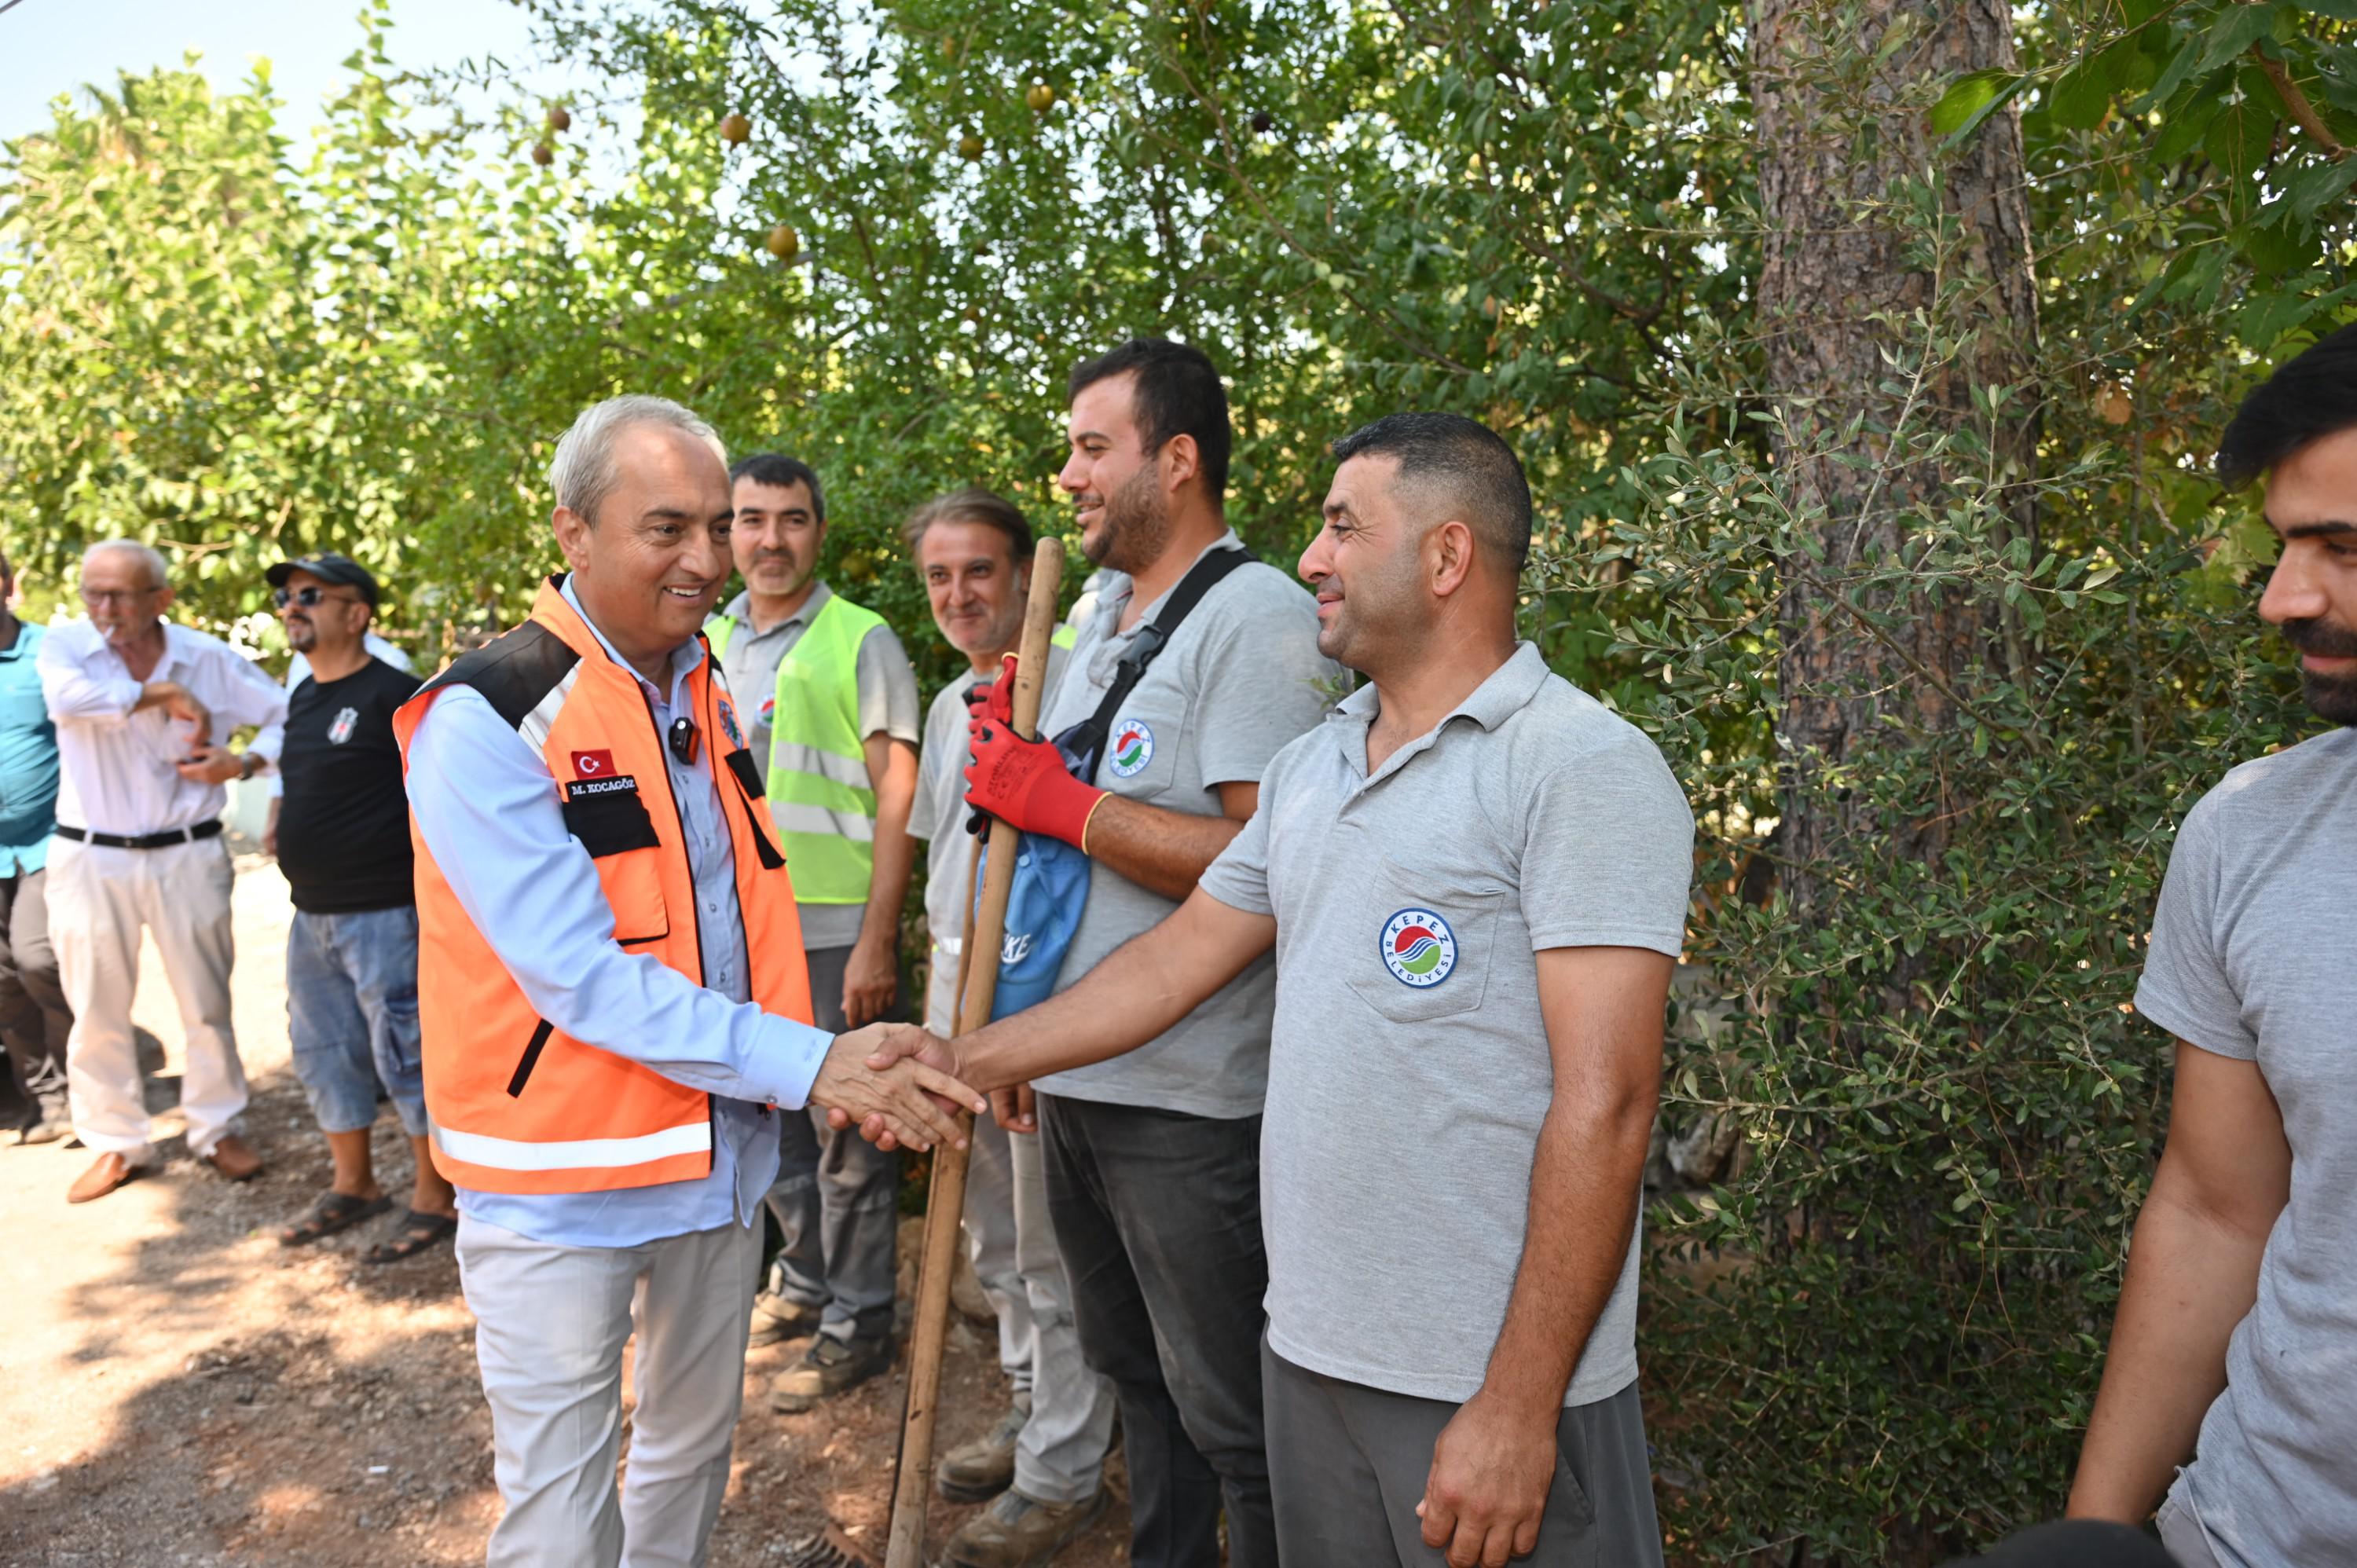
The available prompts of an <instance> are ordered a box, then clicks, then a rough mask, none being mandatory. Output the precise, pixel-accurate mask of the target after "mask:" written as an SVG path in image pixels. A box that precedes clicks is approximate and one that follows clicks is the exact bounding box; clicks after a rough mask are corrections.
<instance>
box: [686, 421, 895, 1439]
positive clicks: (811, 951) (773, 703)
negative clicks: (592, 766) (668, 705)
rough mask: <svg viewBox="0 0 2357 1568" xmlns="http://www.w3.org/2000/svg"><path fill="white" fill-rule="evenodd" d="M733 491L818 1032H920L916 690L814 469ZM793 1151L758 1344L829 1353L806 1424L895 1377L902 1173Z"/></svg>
mask: <svg viewBox="0 0 2357 1568" xmlns="http://www.w3.org/2000/svg"><path fill="white" fill-rule="evenodd" d="M729 479H730V482H731V484H732V486H733V498H732V499H734V501H735V504H736V509H737V510H736V517H735V519H734V521H733V524H732V526H731V529H730V534H729V541H728V547H729V551H730V553H731V554H732V555H733V556H734V557H735V560H736V564H737V573H738V574H739V575H741V576H743V578H744V579H745V591H744V592H743V593H741V594H739V595H737V597H736V598H735V599H734V600H733V601H731V602H730V604H729V605H728V607H726V609H724V610H722V611H721V612H720V613H719V614H718V615H716V616H714V617H713V618H712V619H711V620H709V621H708V622H706V623H705V637H706V638H707V639H709V640H710V642H711V645H712V653H713V657H714V658H716V659H717V660H719V661H720V669H721V673H722V675H723V676H724V677H725V678H726V681H727V682H728V689H729V691H730V693H732V694H733V695H734V696H735V697H736V699H737V712H738V713H740V714H744V716H745V720H746V728H747V729H748V731H749V732H750V733H749V734H748V735H747V736H746V737H745V739H746V744H747V745H748V746H750V747H751V749H752V752H753V755H754V756H755V757H759V758H761V759H762V760H763V763H764V766H765V768H766V772H767V777H766V779H765V781H764V782H765V786H766V788H767V790H768V794H769V803H770V816H771V817H772V818H773V819H774V820H775V821H776V822H777V824H778V832H779V837H780V840H781V841H782V842H783V843H784V845H785V851H786V864H787V865H788V866H789V867H790V868H791V871H792V873H793V878H794V901H795V906H796V908H798V909H799V911H800V912H801V915H802V949H803V950H804V952H806V953H807V954H808V955H809V963H810V987H811V1005H812V1007H813V1009H815V1013H816V1019H817V1023H818V1026H819V1027H820V1028H823V1029H837V1030H841V1029H856V1028H859V1027H860V1026H863V1025H866V1024H870V1023H874V1022H876V1021H877V1020H878V1019H882V1018H896V1017H899V1016H902V1014H901V1013H900V1012H899V1006H900V907H901V904H902V902H903V900H904V899H905V898H906V897H907V895H908V890H909V869H910V867H911V866H912V865H914V864H915V852H914V850H913V849H912V847H911V846H910V843H909V834H908V826H909V810H910V808H911V806H912V805H913V804H914V802H915V800H916V795H917V736H918V725H919V724H920V718H919V712H920V710H919V708H918V706H917V676H916V672H915V671H913V670H911V669H910V668H909V655H908V653H907V651H906V650H903V649H902V648H901V646H900V639H899V638H898V637H895V636H894V635H893V634H892V628H890V627H888V626H887V625H885V624H884V618H883V617H881V616H879V615H877V613H876V612H875V611H873V610H870V609H867V608H866V607H863V606H859V605H855V604H853V603H852V602H851V601H850V600H848V599H845V598H844V597H842V596H839V595H837V594H836V593H834V591H833V590H832V589H831V588H829V587H828V586H827V585H826V584H825V583H823V582H822V581H820V579H819V575H818V566H819V558H820V556H821V554H822V553H823V551H824V548H825V544H826V497H825V493H824V492H823V490H822V489H820V488H819V479H818V475H817V474H815V473H813V472H812V470H811V468H810V466H809V465H808V464H806V463H803V462H802V461H800V460H799V459H797V458H793V457H788V456H780V454H777V453H773V452H764V453H758V454H756V455H754V456H749V457H745V458H742V459H740V460H739V461H738V462H737V465H736V466H735V467H732V468H731V469H730V470H729ZM754 961H755V962H757V963H758V962H759V961H761V957H760V955H759V954H758V953H757V954H755V955H754ZM779 1135H780V1141H781V1158H780V1164H779V1167H778V1179H777V1182H776V1184H775V1185H774V1186H772V1187H770V1197H769V1204H770V1212H771V1213H772V1214H773V1215H775V1216H776V1217H777V1220H778V1226H779V1229H780V1231H781V1232H782V1233H783V1235H784V1238H785V1245H784V1249H783V1250H782V1251H780V1253H779V1255H778V1259H777V1262H776V1263H775V1265H774V1266H773V1267H772V1269H771V1271H770V1279H769V1280H768V1281H767V1282H765V1284H764V1288H763V1289H762V1290H761V1292H760V1294H758V1295H757V1296H756V1297H755V1298H754V1302H753V1323H752V1333H751V1337H752V1343H754V1344H756V1345H764V1344H773V1343H776V1342H778V1341H780V1340H783V1339H788V1338H792V1337H797V1336H800V1335H804V1334H813V1331H815V1333H814V1334H813V1338H812V1340H811V1343H810V1346H809V1348H808V1349H807V1350H806V1351H805V1353H804V1354H803V1356H802V1359H801V1360H800V1361H799V1362H798V1363H796V1364H795V1365H793V1366H791V1367H789V1368H787V1369H785V1370H784V1371H782V1372H780V1373H779V1374H778V1375H777V1376H776V1377H775V1378H774V1379H772V1380H770V1405H771V1407H772V1408H774V1409H777V1410H782V1411H788V1412H792V1411H801V1410H807V1409H809V1408H810V1407H811V1406H812V1405H813V1404H814V1403H815V1402H818V1401H819V1400H821V1399H823V1398H825V1397H827V1396H828V1395H831V1394H835V1393H840V1392H841V1391H844V1390H845V1389H847V1388H850V1387H852V1386H854V1385H855V1384H857V1383H860V1382H864V1381H866V1380H867V1379H869V1378H872V1377H874V1376H875V1375H876V1374H877V1373H878V1372H880V1371H882V1370H883V1369H885V1368H887V1367H888V1366H890V1365H891V1362H892V1299H893V1285H894V1279H895V1273H896V1257H895V1247H894V1237H895V1227H896V1226H897V1225H898V1223H899V1185H900V1162H899V1156H898V1155H891V1154H888V1153H885V1152H882V1151H879V1150H877V1149H875V1148H872V1147H870V1146H868V1145H866V1144H863V1143H861V1142H860V1141H859V1140H858V1139H856V1138H848V1137H845V1136H843V1135H841V1134H839V1133H835V1132H834V1131H833V1130H831V1129H829V1128H828V1127H827V1126H826V1125H825V1123H824V1120H823V1117H820V1118H813V1117H809V1116H803V1115H800V1114H789V1115H786V1116H783V1117H781V1118H780V1125H779Z"/></svg>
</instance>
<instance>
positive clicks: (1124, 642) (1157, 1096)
mask: <svg viewBox="0 0 2357 1568" xmlns="http://www.w3.org/2000/svg"><path fill="white" fill-rule="evenodd" d="M1210 548H1211V549H1213V550H1241V549H1243V541H1242V540H1240V539H1238V538H1237V537H1236V536H1235V533H1234V532H1233V531H1231V532H1228V533H1227V534H1226V535H1224V536H1223V537H1222V538H1221V539H1220V540H1219V541H1218V542H1215V543H1213V544H1212V545H1211V547H1210ZM1199 559H1200V557H1199ZM1130 593H1131V590H1130V580H1129V578H1128V576H1127V575H1124V574H1121V573H1115V574H1113V575H1111V576H1109V577H1108V578H1107V579H1106V580H1105V583H1104V585H1103V589H1102V591H1101V593H1100V595H1099V597H1098V602H1097V607H1096V608H1095V610H1094V611H1093V612H1092V614H1091V616H1090V617H1089V619H1088V621H1087V623H1086V624H1085V625H1083V626H1082V628H1080V639H1079V642H1078V643H1077V645H1076V646H1075V647H1074V648H1073V650H1072V653H1071V663H1070V665H1069V666H1068V667H1067V668H1066V670H1065V672H1064V677H1063V679H1062V680H1060V681H1059V682H1057V683H1056V690H1055V692H1054V693H1053V694H1052V695H1051V696H1050V697H1049V702H1048V705H1047V706H1046V707H1045V708H1044V709H1043V710H1042V711H1041V715H1040V725H1039V727H1040V731H1041V733H1043V734H1046V735H1050V736H1054V735H1060V734H1062V733H1063V732H1064V731H1065V730H1067V729H1070V728H1071V726H1072V725H1076V724H1079V723H1080V722H1082V720H1083V719H1085V718H1087V717H1088V716H1089V715H1090V714H1092V713H1094V712H1096V707H1097V703H1099V702H1100V701H1101V700H1102V699H1103V696H1104V693H1105V692H1106V690H1107V688H1109V687H1110V686H1111V685H1112V684H1113V677H1114V665H1116V664H1117V663H1119V662H1120V660H1121V657H1122V655H1123V654H1125V653H1126V652H1128V651H1129V649H1130V646H1131V644H1132V643H1134V642H1135V640H1136V638H1137V632H1138V629H1139V628H1143V627H1145V626H1146V625H1147V624H1149V623H1150V622H1151V621H1152V620H1153V619H1154V618H1155V616H1156V615H1157V614H1159V613H1160V612H1161V607H1162V600H1160V599H1157V600H1156V601H1155V602H1154V603H1153V604H1152V605H1149V606H1148V607H1146V613H1145V614H1143V615H1141V616H1140V617H1138V618H1137V624H1136V626H1135V627H1133V628H1131V629H1130V630H1128V631H1127V632H1120V631H1116V630H1115V629H1114V628H1115V626H1116V625H1117V624H1118V622H1119V620H1120V618H1121V613H1122V611H1123V610H1124V609H1125V608H1127V607H1128V606H1129V602H1130ZM1165 597H1168V596H1167V595H1166V596H1165ZM1344 681H1345V677H1344V676H1343V674H1342V671H1341V667H1340V665H1337V664H1336V663H1334V662H1333V661H1332V660H1329V659H1328V658H1326V657H1325V656H1324V655H1323V654H1321V653H1319V652H1318V603H1317V601H1316V600H1315V599H1313V598H1312V597H1311V596H1309V593H1308V590H1307V589H1305V588H1303V587H1302V585H1300V584H1298V583H1297V582H1295V581H1294V580H1293V579H1292V578H1291V577H1288V576H1286V575H1285V574H1284V573H1282V572H1280V571H1278V570H1277V569H1276V568H1275V567H1274V566H1270V565H1268V564H1265V563H1262V562H1252V563H1249V564H1245V565H1243V566H1239V567H1237V568H1236V569H1235V570H1234V571H1232V572H1231V573H1229V574H1228V575H1227V576H1225V577H1224V578H1222V579H1221V581H1220V584H1219V585H1218V586H1217V587H1214V588H1213V589H1212V590H1211V592H1210V593H1208V594H1206V595H1204V596H1203V600H1202V602H1201V603H1200V604H1199V605H1197V606H1196V607H1195V608H1194V611H1193V613H1192V614H1190V615H1189V616H1188V618H1187V619H1186V621H1185V623H1184V624H1182V625H1181V626H1180V627H1179V632H1178V635H1177V636H1175V637H1173V638H1172V639H1170V644H1169V646H1168V647H1167V648H1165V649H1164V650H1162V652H1161V654H1160V656H1159V657H1157V659H1156V660H1155V661H1154V662H1153V664H1152V665H1150V666H1148V667H1147V669H1146V678H1145V679H1144V680H1142V681H1140V682H1138V683H1137V688H1136V690H1135V691H1133V692H1132V693H1130V694H1129V698H1128V700H1127V701H1126V702H1125V703H1123V704H1122V709H1121V712H1120V713H1119V714H1115V715H1114V730H1113V736H1112V738H1111V740H1110V742H1109V743H1108V745H1107V746H1106V756H1105V759H1104V764H1103V767H1101V768H1099V769H1098V770H1097V780H1096V781H1097V784H1098V786H1099V787H1100V788H1102V789H1110V790H1112V791H1113V792H1114V794H1116V795H1122V796H1125V797H1127V798H1128V799H1130V800H1143V801H1145V802H1146V803H1147V804H1148V805H1154V806H1161V807H1164V808H1167V809H1168V810H1170V811H1186V812H1189V813H1190V814H1192V815H1195V816H1203V817H1215V816H1218V815H1219V814H1220V791H1219V786H1221V785H1222V784H1230V783H1258V782H1259V781H1260V778H1261V774H1262V773H1263V772H1264V771H1265V769H1266V768H1267V767H1268V764H1269V759H1270V758H1272V757H1275V755H1276V754H1277V753H1278V752H1279V751H1281V750H1283V749H1284V747H1285V746H1286V743H1287V742H1288V741H1291V740H1292V739H1293V738H1294V737H1295V736H1298V735H1300V734H1301V733H1302V732H1304V731H1305V730H1308V729H1312V728H1314V727H1316V725H1317V724H1318V718H1319V716H1320V715H1321V714H1324V713H1325V711H1326V709H1327V706H1328V704H1329V703H1331V701H1332V700H1333V697H1334V694H1335V693H1337V692H1339V691H1340V690H1341V689H1342V687H1343V682H1344ZM1175 908H1178V906H1177V905H1176V904H1173V903H1172V902H1171V901H1170V900H1169V899H1168V898H1165V897H1162V896H1161V895H1160V894H1158V893H1149V892H1147V891H1146V889H1145V888H1143V887H1140V886H1137V884H1135V882H1132V881H1130V880H1129V879H1128V878H1126V877H1125V876H1122V875H1120V874H1118V873H1117V872H1114V871H1113V870H1111V869H1109V868H1108V867H1107V866H1106V865H1104V864H1103V862H1102V861H1092V863H1091V865H1090V869H1089V907H1088V911H1087V913H1086V914H1084V915H1083V916H1082V918H1081V925H1080V929H1079V930H1078V931H1076V932H1075V933H1074V934H1073V937H1072V945H1071V948H1070V949H1069V950H1067V951H1066V952H1065V954H1064V968H1063V972H1061V973H1060V975H1058V976H1057V980H1056V985H1057V989H1059V990H1061V989H1063V988H1064V987H1066V986H1069V985H1071V984H1072V983H1074V982H1076V981H1078V980H1079V979H1080V978H1081V976H1082V975H1084V974H1086V973H1087V972H1089V971H1090V970H1091V969H1093V968H1094V967H1095V966H1096V964H1097V962H1098V961H1099V960H1101V959H1103V957H1104V956H1105V955H1106V954H1107V953H1109V952H1111V951H1113V950H1114V949H1115V948H1117V947H1119V946H1120V945H1121V944H1122V943H1124V942H1125V941H1127V940H1129V939H1130V938H1132V937H1134V936H1136V935H1137V934H1138V933H1139V932H1141V931H1143V930H1146V929H1147V928H1149V927H1151V926H1154V925H1156V924H1158V923H1159V922H1160V921H1161V919H1162V918H1163V917H1164V916H1166V915H1168V914H1169V913H1170V911H1171V910H1173V909H1175ZM1275 998H1276V977H1275V970H1274V969H1273V968H1272V966H1271V964H1270V962H1269V961H1268V960H1267V959H1265V958H1264V959H1261V960H1259V961H1257V962H1255V963H1254V964H1253V965H1252V967H1251V968H1249V969H1247V970H1245V971H1244V972H1243V973H1242V974H1240V975H1238V976H1237V977H1236V978H1235V979H1234V980H1232V981H1231V982H1229V983H1227V984H1226V985H1224V986H1222V987H1221V989H1220V990H1219V991H1218V992H1217V993H1214V994H1213V995H1212V996H1211V999H1210V1000H1208V1001H1206V1002H1205V1003H1204V1004H1202V1005H1201V1006H1200V1007H1198V1008H1196V1009H1195V1010H1194V1011H1193V1012H1192V1013H1189V1014H1188V1015H1187V1016H1186V1017H1184V1018H1182V1019H1180V1020H1179V1025H1178V1026H1177V1027H1176V1028H1173V1029H1171V1030H1170V1031H1169V1032H1168V1033H1167V1034H1165V1035H1163V1036H1160V1037H1159V1038H1157V1039H1155V1040H1152V1041H1149V1042H1148V1043H1147V1044H1146V1045H1145V1046H1143V1047H1139V1048H1138V1049H1136V1050H1135V1051H1131V1052H1130V1053H1128V1054H1127V1055H1125V1056H1121V1057H1116V1058H1114V1059H1113V1060H1111V1061H1106V1062H1098V1063H1096V1064H1094V1065H1093V1066H1091V1067H1084V1068H1080V1069H1075V1070H1073V1071H1071V1072H1061V1073H1057V1074H1055V1075H1054V1076H1053V1077H1050V1078H1043V1079H1039V1082H1038V1083H1037V1084H1036V1085H1035V1087H1036V1088H1039V1089H1040V1090H1046V1091H1047V1092H1049V1093H1051V1094H1061V1095H1066V1096H1069V1097H1071V1099H1074V1100H1092V1101H1104V1102H1107V1103H1110V1104H1114V1105H1137V1106H1146V1107H1151V1108H1153V1109H1156V1110H1162V1111H1179V1112H1186V1113H1187V1114H1189V1115H1192V1116H1212V1117H1218V1118H1222V1119H1223V1120H1232V1119H1234V1118H1236V1117H1240V1116H1256V1115H1258V1114H1259V1113H1260V1108H1261V1098H1262V1094H1263V1092H1264V1091H1265V1088H1266V1086H1267V1081H1268V1024H1269V1014H1270V1012H1271V1010H1272V1009H1273V1008H1274V1007H1275Z"/></svg>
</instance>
